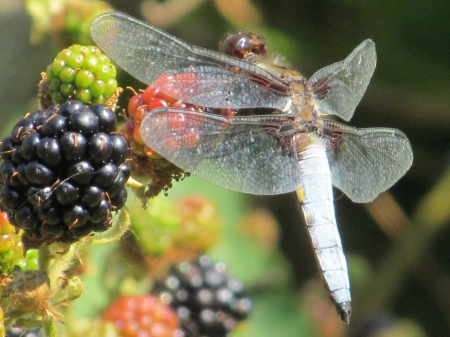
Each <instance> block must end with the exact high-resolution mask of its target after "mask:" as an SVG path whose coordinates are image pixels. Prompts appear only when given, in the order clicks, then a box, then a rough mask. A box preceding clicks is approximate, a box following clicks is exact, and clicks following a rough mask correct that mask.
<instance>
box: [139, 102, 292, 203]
mask: <svg viewBox="0 0 450 337" xmlns="http://www.w3.org/2000/svg"><path fill="white" fill-rule="evenodd" d="M290 118H291V117H290V116H286V115H277V116H276V120H277V121H276V122H275V117H272V116H248V117H234V118H232V117H222V116H216V115H212V114H208V113H198V112H189V111H185V110H178V109H170V108H165V109H157V110H153V111H151V112H149V113H148V114H147V115H146V117H144V119H143V121H142V124H141V127H140V130H141V131H140V132H141V136H142V139H143V140H144V142H145V143H146V144H147V145H148V146H149V147H151V148H152V149H153V150H155V151H156V152H158V153H159V154H161V155H162V156H163V157H165V158H166V159H168V160H169V161H171V162H172V163H174V164H175V165H177V166H179V167H180V168H182V169H183V170H185V171H187V172H190V173H193V174H195V175H198V176H200V177H201V178H203V179H205V180H207V181H209V182H211V183H213V184H215V185H217V186H220V187H223V188H226V189H230V190H233V191H238V192H244V193H250V194H258V195H273V194H280V193H287V192H291V191H294V190H296V189H297V188H298V187H299V186H300V173H299V167H298V158H297V154H296V152H295V151H294V149H293V147H292V142H291V140H292V135H291V133H290V132H291V131H286V132H284V133H279V131H280V121H284V122H286V123H288V122H289V121H290ZM288 126H289V125H288ZM288 129H289V127H288Z"/></svg>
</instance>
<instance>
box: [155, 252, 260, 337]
mask: <svg viewBox="0 0 450 337" xmlns="http://www.w3.org/2000/svg"><path fill="white" fill-rule="evenodd" d="M155 293H156V294H158V295H159V297H160V299H161V301H162V302H164V303H167V304H169V305H170V306H171V307H172V308H173V309H174V311H175V312H176V313H177V315H178V318H179V320H180V324H181V327H182V328H183V330H184V331H185V333H186V335H187V336H191V337H200V336H201V337H207V336H210V337H221V336H226V335H227V334H228V333H229V332H230V331H231V330H233V329H234V328H235V327H236V325H237V323H238V322H239V321H241V320H243V319H245V318H246V317H247V316H248V315H249V313H250V311H251V308H252V304H251V301H250V300H249V299H248V298H247V297H245V294H244V287H243V285H242V283H241V282H240V281H238V280H236V279H235V278H233V277H232V276H231V274H230V273H228V272H227V271H226V266H225V264H224V263H221V262H218V263H214V262H213V261H212V260H211V259H210V258H209V257H208V256H202V257H200V258H199V259H198V261H197V262H195V263H189V262H183V263H180V264H178V265H176V266H174V267H173V268H172V273H171V275H169V277H168V278H166V279H165V280H164V281H159V282H157V284H156V285H155Z"/></svg>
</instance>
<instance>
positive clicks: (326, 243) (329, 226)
mask: <svg viewBox="0 0 450 337" xmlns="http://www.w3.org/2000/svg"><path fill="white" fill-rule="evenodd" d="M299 158H300V161H299V167H300V170H301V177H302V187H301V188H300V189H298V190H297V195H298V199H299V201H300V202H301V207H302V210H303V214H304V217H305V222H306V225H307V227H308V233H309V235H310V239H311V242H312V245H313V247H314V250H315V252H316V259H317V263H318V266H319V268H320V270H321V273H322V276H323V280H324V282H325V285H326V287H327V288H328V290H329V291H330V295H331V298H332V299H333V301H334V302H335V304H336V307H337V309H338V311H339V313H340V314H341V317H342V319H343V320H344V321H346V322H347V323H348V321H349V320H350V313H351V295H350V282H349V277H348V268H347V262H346V259H345V255H344V251H343V248H342V243H341V238H340V235H339V231H338V227H337V223H336V217H335V213H334V204H333V190H332V183H331V173H330V168H329V165H328V160H327V155H326V152H325V147H324V146H322V145H321V144H314V143H313V144H311V145H309V146H308V147H306V148H305V149H304V150H303V151H301V152H300V153H299Z"/></svg>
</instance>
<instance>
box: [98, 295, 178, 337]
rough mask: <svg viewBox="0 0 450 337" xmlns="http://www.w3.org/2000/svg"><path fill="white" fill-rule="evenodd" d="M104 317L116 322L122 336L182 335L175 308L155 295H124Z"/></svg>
mask: <svg viewBox="0 0 450 337" xmlns="http://www.w3.org/2000/svg"><path fill="white" fill-rule="evenodd" d="M103 318H104V319H105V320H106V321H109V322H112V323H114V324H115V325H116V327H117V328H118V330H119V331H120V335H121V336H122V337H135V336H149V337H150V336H151V337H176V336H182V332H181V331H180V330H178V327H179V323H178V318H177V316H176V315H175V313H174V312H173V310H172V309H171V308H170V307H169V306H167V305H165V304H163V303H161V302H160V301H159V299H158V298H157V297H155V296H153V295H142V296H122V297H120V298H118V299H117V300H116V301H114V302H113V303H112V304H111V305H110V306H109V307H108V308H107V309H106V310H105V312H104V313H103Z"/></svg>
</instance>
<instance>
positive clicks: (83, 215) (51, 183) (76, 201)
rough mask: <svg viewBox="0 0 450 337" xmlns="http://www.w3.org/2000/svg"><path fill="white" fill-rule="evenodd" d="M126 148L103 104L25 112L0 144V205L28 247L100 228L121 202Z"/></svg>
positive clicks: (70, 238)
mask: <svg viewBox="0 0 450 337" xmlns="http://www.w3.org/2000/svg"><path fill="white" fill-rule="evenodd" d="M127 150H128V145H127V142H126V140H125V139H124V138H123V137H122V135H121V134H120V133H117V132H116V117H115V114H114V112H113V111H112V110H111V109H109V108H107V107H106V106H105V105H104V104H98V105H94V106H91V107H89V106H85V105H84V104H83V103H82V102H79V101H67V102H65V103H64V104H62V105H60V106H59V105H56V106H51V107H49V108H48V109H46V110H44V111H35V112H32V113H29V114H27V115H26V116H25V117H24V118H23V119H22V120H20V121H19V122H18V123H17V124H16V125H15V126H14V128H13V130H12V132H11V135H10V136H7V137H5V138H4V139H3V141H2V143H1V146H0V151H1V158H2V160H3V162H2V163H1V165H0V186H1V189H0V208H1V209H2V210H4V211H7V212H8V219H9V221H10V222H11V223H12V224H13V225H14V226H15V227H17V228H20V229H22V230H23V231H24V233H23V235H22V240H23V241H24V240H25V241H26V245H27V247H38V246H39V245H41V244H43V243H49V242H55V241H56V242H67V243H70V242H74V241H77V240H78V239H79V238H81V237H83V236H86V235H88V234H90V233H93V232H101V231H104V230H106V229H108V228H109V227H110V223H111V220H112V214H111V212H112V211H117V210H119V209H120V208H122V206H123V205H124V203H125V201H126V197H127V191H126V189H125V182H126V180H127V179H128V178H129V172H130V169H129V167H128V165H127V164H126V163H125V159H126V156H127Z"/></svg>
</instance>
